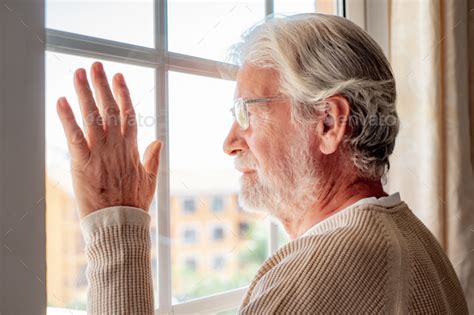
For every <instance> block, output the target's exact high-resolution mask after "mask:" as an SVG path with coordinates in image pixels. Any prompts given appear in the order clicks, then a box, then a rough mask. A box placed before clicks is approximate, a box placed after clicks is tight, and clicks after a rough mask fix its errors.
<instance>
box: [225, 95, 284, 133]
mask: <svg viewBox="0 0 474 315" xmlns="http://www.w3.org/2000/svg"><path fill="white" fill-rule="evenodd" d="M287 98H288V97H287V96H283V95H278V96H271V97H262V98H237V99H235V100H234V106H233V107H232V108H231V109H230V111H231V112H232V116H234V120H235V121H237V123H238V124H239V126H240V129H242V130H246V129H247V128H248V127H249V126H250V120H249V112H248V107H249V106H250V105H254V104H257V103H269V102H275V101H280V100H284V99H287Z"/></svg>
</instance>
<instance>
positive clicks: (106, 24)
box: [46, 0, 154, 47]
mask: <svg viewBox="0 0 474 315" xmlns="http://www.w3.org/2000/svg"><path fill="white" fill-rule="evenodd" d="M46 27H47V28H51V29H56V30H61V31H67V32H72V33H77V34H82V35H88V36H93V37H99V38H104V39H110V40H114V41H119V42H125V43H131V44H135V45H140V46H146V47H153V45H154V44H153V43H154V36H153V34H154V33H153V0H100V1H96V0H80V1H79V0H46Z"/></svg>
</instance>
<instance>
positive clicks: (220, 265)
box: [211, 255, 225, 270]
mask: <svg viewBox="0 0 474 315" xmlns="http://www.w3.org/2000/svg"><path fill="white" fill-rule="evenodd" d="M211 267H212V269H214V270H222V269H224V267H225V258H224V256H222V255H216V256H214V257H213V258H212V265H211Z"/></svg>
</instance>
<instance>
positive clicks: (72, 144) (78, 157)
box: [56, 97, 90, 162]
mask: <svg viewBox="0 0 474 315" xmlns="http://www.w3.org/2000/svg"><path fill="white" fill-rule="evenodd" d="M56 109H57V112H58V115H59V118H60V119H61V123H62V125H63V129H64V133H65V134H66V139H67V143H68V147H69V152H70V154H71V158H72V160H73V161H77V162H85V161H86V160H87V159H88V158H89V156H90V150H89V146H88V145H87V140H86V138H85V137H84V134H83V132H82V130H81V128H80V127H79V125H78V124H77V122H76V119H75V118H74V113H73V112H72V109H71V106H69V104H68V102H67V100H66V98H65V97H61V98H60V99H59V100H58V102H57V107H56Z"/></svg>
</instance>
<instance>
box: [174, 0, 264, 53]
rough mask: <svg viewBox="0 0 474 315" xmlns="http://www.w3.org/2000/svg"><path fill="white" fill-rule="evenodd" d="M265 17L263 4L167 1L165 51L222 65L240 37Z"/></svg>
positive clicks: (231, 0) (255, 1) (229, 0)
mask: <svg viewBox="0 0 474 315" xmlns="http://www.w3.org/2000/svg"><path fill="white" fill-rule="evenodd" d="M264 17H265V2H264V1H263V0H246V1H234V0H219V1H218V0H214V1H203V0H169V1H168V48H169V50H170V51H174V52H178V53H181V54H187V55H193V56H197V57H202V58H208V59H214V60H219V61H223V60H225V59H226V57H227V51H228V48H229V47H230V46H231V45H232V44H234V43H236V42H238V41H239V38H240V35H241V33H242V32H243V31H244V30H246V29H247V28H249V27H250V26H252V25H253V24H255V23H256V22H259V21H261V20H263V18H264Z"/></svg>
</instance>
